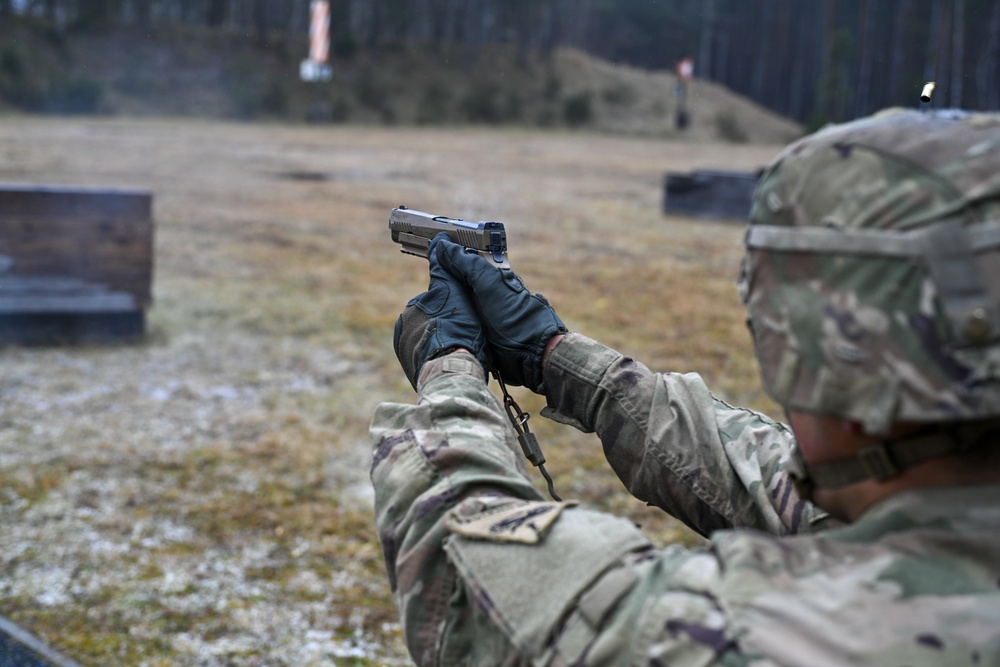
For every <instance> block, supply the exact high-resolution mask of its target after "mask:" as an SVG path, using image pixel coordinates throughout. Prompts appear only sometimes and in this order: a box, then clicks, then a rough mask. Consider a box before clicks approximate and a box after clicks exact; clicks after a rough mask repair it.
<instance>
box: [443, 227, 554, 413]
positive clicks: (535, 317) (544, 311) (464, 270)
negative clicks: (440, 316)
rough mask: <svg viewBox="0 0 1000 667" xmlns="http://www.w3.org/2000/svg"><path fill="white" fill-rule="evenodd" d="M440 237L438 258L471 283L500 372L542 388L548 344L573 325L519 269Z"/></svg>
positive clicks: (509, 379) (512, 381) (536, 389)
mask: <svg viewBox="0 0 1000 667" xmlns="http://www.w3.org/2000/svg"><path fill="white" fill-rule="evenodd" d="M438 239H441V237H440V236H439V237H438ZM438 239H435V244H436V249H437V252H438V261H440V263H441V265H442V266H443V267H444V268H445V269H447V271H448V272H449V273H451V274H452V275H453V276H455V277H456V278H458V279H460V280H461V281H462V282H463V283H464V284H465V285H467V286H468V288H469V293H470V294H471V295H472V299H473V302H474V303H475V305H476V311H477V312H478V314H479V318H480V320H481V321H482V323H483V330H484V331H485V333H486V339H487V341H488V342H489V347H490V352H491V354H492V356H493V366H494V367H495V368H496V370H497V371H499V373H500V377H502V378H503V380H504V382H506V383H507V384H510V385H514V386H518V385H523V386H525V387H527V388H528V389H531V390H532V391H534V392H536V393H541V392H542V391H543V387H542V355H543V354H544V352H545V346H546V344H547V343H548V342H549V340H550V339H551V338H552V337H553V336H555V335H556V334H560V333H566V331H567V329H566V326H565V325H564V324H563V322H562V320H560V319H559V316H558V315H556V311H555V310H553V309H552V306H550V305H549V302H548V301H546V299H545V297H543V296H542V295H541V294H532V293H531V292H529V291H528V288H527V287H525V285H524V282H522V281H521V278H520V277H519V276H518V275H517V274H516V273H514V272H513V271H502V270H498V269H497V268H496V267H495V266H492V265H491V264H490V263H489V262H488V261H487V260H485V259H483V258H482V257H480V256H479V255H477V254H474V253H468V252H466V251H465V248H463V247H462V246H461V245H459V244H457V243H453V242H451V241H450V240H448V239H447V237H446V238H444V239H441V240H440V241H439V240H438Z"/></svg>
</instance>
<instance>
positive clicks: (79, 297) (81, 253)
mask: <svg viewBox="0 0 1000 667" xmlns="http://www.w3.org/2000/svg"><path fill="white" fill-rule="evenodd" d="M152 272H153V222H152V195H151V194H150V193H149V192H146V191H141V190H109V189H95V188H79V187H63V186H38V185H11V184H0V343H6V344H10V343H14V344H29V345H30V344H51V343H77V342H115V341H123V340H134V339H137V338H141V337H142V336H143V335H144V334H145V311H146V309H147V308H149V306H150V305H151V304H152Z"/></svg>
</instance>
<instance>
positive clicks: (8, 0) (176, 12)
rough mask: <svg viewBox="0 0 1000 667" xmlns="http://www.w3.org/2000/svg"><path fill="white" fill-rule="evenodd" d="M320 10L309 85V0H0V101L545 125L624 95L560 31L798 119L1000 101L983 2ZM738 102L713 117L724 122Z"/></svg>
mask: <svg viewBox="0 0 1000 667" xmlns="http://www.w3.org/2000/svg"><path fill="white" fill-rule="evenodd" d="M327 12H328V17H327V25H328V26H329V27H328V32H329V40H328V42H329V43H328V45H327V51H326V52H325V53H328V54H329V58H330V60H329V63H330V65H332V70H333V72H335V73H336V75H335V76H334V77H333V78H332V79H331V80H329V81H327V82H323V83H322V85H307V84H305V83H304V82H303V81H301V80H300V78H299V76H298V74H299V65H300V61H301V60H302V59H303V58H305V57H306V53H307V51H308V45H307V41H308V35H309V25H310V6H309V3H308V2H307V0H300V1H298V2H296V1H292V0H0V108H7V109H14V110H21V111H30V112H60V113H103V114H122V113H154V114H164V113H167V114H178V113H179V114H185V115H205V116H211V117H225V118H234V117H235V118H262V117H266V118H279V119H288V120H303V119H305V118H307V117H312V118H313V119H314V120H329V121H333V122H350V121H359V120H369V121H370V120H377V121H379V122H385V123H424V124H441V123H453V122H484V123H517V124H525V125H542V126H551V125H560V124H565V123H568V124H574V125H584V124H587V123H590V122H593V121H594V119H595V117H596V116H597V115H598V109H597V108H596V107H598V106H605V107H607V106H610V107H615V108H617V109H618V110H619V111H620V112H623V113H624V112H627V110H628V108H629V107H630V106H631V105H632V104H634V103H635V102H636V100H635V99H634V97H635V96H636V94H635V92H634V91H631V90H629V89H628V88H627V87H623V86H619V87H617V88H616V87H606V88H603V89H599V90H594V89H588V88H587V87H585V86H582V85H580V84H578V83H577V82H574V81H572V80H564V77H560V74H559V73H558V72H557V71H555V70H554V69H553V68H554V65H553V63H554V60H555V59H556V58H557V54H559V53H560V52H561V51H562V50H565V49H572V50H575V51H578V52H580V53H583V54H587V55H588V56H592V57H594V58H597V59H600V60H601V61H604V62H607V63H611V64H613V65H619V66H629V67H634V68H641V69H643V70H658V71H669V72H675V71H677V70H678V68H679V67H680V68H682V69H684V68H686V71H687V72H688V73H689V74H690V73H691V72H692V71H693V75H694V77H696V78H697V79H698V80H700V81H705V82H714V83H717V84H719V85H721V86H724V87H725V88H726V89H728V90H731V91H734V92H736V93H739V94H741V95H743V96H746V97H748V98H749V99H751V100H753V101H754V102H756V103H758V104H760V105H761V106H763V107H765V108H767V109H769V110H771V111H773V112H775V113H777V114H780V115H782V116H785V117H787V118H789V119H792V120H794V121H795V122H797V123H800V124H802V125H803V126H804V127H805V128H806V129H811V128H815V127H818V126H820V125H822V124H823V123H826V122H830V121H843V120H847V119H849V118H853V117H857V116H860V115H865V114H868V113H871V112H873V111H875V110H878V109H880V108H884V107H887V106H894V105H905V106H910V105H913V104H914V103H915V101H916V98H917V95H918V94H919V91H920V88H921V86H922V85H923V83H924V82H925V81H936V82H937V84H938V93H937V95H936V96H935V99H934V100H932V102H931V104H932V105H934V106H950V107H968V108H977V109H994V108H997V106H998V104H1000V90H998V88H1000V86H998V77H1000V70H998V61H1000V4H998V3H997V2H995V0H881V1H876V0H809V1H808V2H801V1H797V0H752V1H749V0H332V1H331V2H330V3H329V4H328V9H327ZM685 63H686V64H685ZM692 68H693V70H692ZM661 104H662V105H665V104H667V101H666V100H664V101H661ZM738 120H739V119H738V118H729V119H722V120H720V121H719V122H721V123H723V124H726V123H729V124H730V125H731V126H732V125H734V124H735V125H736V127H730V128H729V132H730V133H731V134H733V135H735V136H737V137H739V136H740V128H739V127H738ZM724 131H725V130H724Z"/></svg>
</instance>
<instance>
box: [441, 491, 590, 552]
mask: <svg viewBox="0 0 1000 667" xmlns="http://www.w3.org/2000/svg"><path fill="white" fill-rule="evenodd" d="M574 505H576V502H572V501H570V502H562V503H556V502H541V501H538V502H531V501H514V502H506V503H503V504H500V505H492V506H489V507H485V508H481V509H480V510H479V511H476V512H474V513H465V512H462V506H461V505H460V506H459V507H457V508H455V509H454V510H452V512H451V514H449V515H448V529H449V530H451V532H452V533H455V534H456V535H461V536H462V537H469V538H472V539H476V540H487V541H490V542H520V543H522V544H537V543H538V542H539V541H540V540H541V539H542V537H543V536H544V535H545V532H546V531H547V530H548V529H549V527H550V526H552V524H553V523H555V520H556V519H558V518H559V515H560V514H561V513H562V511H563V510H564V509H566V508H567V507H572V506H574ZM466 512H468V508H466Z"/></svg>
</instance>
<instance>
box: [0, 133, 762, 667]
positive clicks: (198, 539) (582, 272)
mask: <svg viewBox="0 0 1000 667" xmlns="http://www.w3.org/2000/svg"><path fill="white" fill-rule="evenodd" d="M775 150H776V149H775V148H774V147H764V148H761V147H752V146H740V147H733V146H715V145H704V146H701V145H693V144H671V143H666V142H659V141H651V140H637V139H616V138H610V137H604V136H594V135H585V134H539V133H525V132H515V131H486V130H483V131H479V130H466V131H452V132H449V131H444V130H402V129H397V130H392V129H365V128H356V127H355V128H331V127H323V128H285V127H277V126H268V125H248V124H215V123H198V122H189V123H180V122H166V121H142V122H130V121H117V120H79V119H73V120H66V119H60V120H44V121H43V120H35V119H18V118H4V119H3V122H2V123H0V181H8V182H22V183H25V182H27V183H49V184H52V183H67V184H79V185H101V186H114V187H126V186H127V187H144V188H148V189H150V190H152V191H153V192H154V215H155V219H156V273H155V279H154V293H155V298H156V303H155V306H154V308H153V309H152V310H151V312H150V314H149V329H150V333H149V336H148V339H147V340H146V341H145V342H143V343H141V344H139V345H134V346H126V347H85V348H42V349H14V348H8V349H3V350H0V366H2V369H3V370H2V373H0V615H3V616H6V617H9V618H11V619H12V620H14V621H15V622H17V623H20V624H22V625H23V626H24V627H26V628H27V629H29V630H31V631H33V632H35V633H36V634H39V635H41V636H42V637H43V638H44V639H46V640H47V641H49V642H51V643H52V644H53V645H55V646H56V647H58V648H60V649H62V650H64V651H65V652H66V653H68V654H69V655H71V656H72V657H74V658H75V659H77V660H79V661H80V662H82V663H83V664H85V665H111V664H121V665H150V666H158V665H203V666H206V667H208V666H216V665H219V666H221V665H306V666H310V665H317V666H319V665H375V664H401V663H402V664H405V663H406V662H407V658H406V653H405V649H404V647H403V646H402V643H401V639H400V633H399V626H398V622H397V617H396V611H395V607H394V606H393V602H392V600H391V597H390V595H389V591H388V586H387V583H386V580H385V576H384V571H383V564H382V558H381V554H380V552H379V548H378V544H377V541H376V539H375V536H374V530H373V527H372V518H371V514H372V512H371V502H372V497H371V487H370V484H369V482H368V466H369V462H370V446H369V443H368V440H367V425H368V420H369V419H370V415H371V412H372V410H373V408H374V406H375V405H376V404H377V403H378V402H379V401H381V400H410V399H411V398H412V392H411V390H410V389H409V385H408V384H407V382H406V381H405V379H404V378H403V377H402V373H401V372H400V371H399V369H398V365H397V363H396V360H395V357H394V356H393V353H392V347H391V331H392V324H393V322H394V321H395V319H396V316H397V315H398V313H399V311H400V309H401V308H402V306H403V305H404V304H405V302H406V301H407V300H408V299H409V297H411V296H412V295H414V294H416V293H417V292H419V291H422V290H423V289H425V287H426V281H427V278H426V264H425V263H424V262H422V261H421V260H419V259H416V258H413V257H408V256H403V255H400V254H398V252H397V249H396V248H395V247H394V246H393V244H392V243H391V242H390V240H389V234H388V230H387V221H388V215H389V210H390V209H391V208H392V207H393V206H396V205H398V204H407V205H409V206H411V207H413V208H419V209H424V210H431V211H435V212H439V213H444V214H448V215H452V216H458V217H465V218H468V219H498V220H503V221H504V222H505V223H506V224H507V228H508V230H509V237H510V244H511V261H512V263H513V265H514V267H515V269H517V270H518V271H519V273H521V275H522V276H523V277H524V279H525V281H526V282H527V284H528V285H529V286H530V287H531V288H532V289H533V290H536V291H540V292H543V293H545V294H546V296H547V297H548V298H549V299H550V300H551V301H552V303H553V304H554V305H555V307H556V308H557V310H558V311H559V313H560V315H561V316H562V317H563V319H564V320H565V321H566V322H567V324H568V325H569V326H570V327H572V328H575V329H579V330H581V331H583V332H584V333H586V334H588V335H591V336H593V337H595V338H598V339H600V340H603V341H605V342H607V343H609V344H611V345H612V346H615V347H617V348H618V349H620V350H622V351H623V352H626V353H628V354H631V355H633V356H635V357H636V358H638V359H639V360H641V361H643V362H644V363H646V364H647V365H649V366H650V367H652V368H654V369H658V370H668V369H669V370H684V371H687V370H696V371H700V372H702V373H703V374H704V375H705V376H706V377H707V378H708V380H709V383H710V386H713V387H714V388H715V389H716V390H717V392H718V393H720V394H721V395H723V396H724V397H726V398H728V399H729V400H731V401H733V402H736V403H740V404H744V405H750V406H752V407H758V408H763V409H769V408H770V407H771V406H770V404H769V403H768V402H767V400H766V399H765V397H764V395H763V393H762V392H761V390H760V389H759V386H758V384H757V380H756V369H755V367H754V364H753V360H752V357H751V349H750V343H749V340H748V337H747V335H746V332H745V328H744V325H743V318H744V316H743V313H742V308H741V306H740V305H739V302H738V298H737V295H736V291H735V287H734V280H735V278H736V274H737V269H738V266H737V265H738V261H739V257H740V254H741V250H740V239H741V235H742V229H741V227H740V226H739V225H731V224H712V223H696V222H693V221H688V220H680V219H669V218H664V217H663V216H662V215H661V214H660V208H661V204H662V191H661V187H662V178H663V173H664V172H665V171H667V170H686V169H689V168H693V167H720V166H722V167H729V168H747V169H750V168H756V167H758V166H760V165H761V164H763V163H764V162H765V161H766V160H767V159H768V158H769V157H770V156H771V155H772V154H773V153H774V152H775ZM303 175H305V176H308V177H309V178H302V176H303ZM517 398H518V400H519V402H520V403H521V405H522V406H523V407H526V408H529V409H531V411H532V412H533V413H535V414H537V412H538V409H539V408H540V405H541V404H540V402H539V400H538V399H537V398H536V397H534V396H530V395H527V394H525V393H524V392H518V394H517ZM531 425H532V427H533V429H534V430H535V431H536V432H537V433H538V434H539V438H540V440H541V443H542V446H543V448H544V449H545V453H546V456H547V458H548V460H549V464H548V468H549V470H550V471H551V472H552V473H553V475H554V477H555V482H556V486H557V488H558V489H559V491H560V492H561V493H562V495H563V496H566V497H574V498H579V499H581V500H583V501H584V502H586V503H590V504H592V505H594V506H597V507H601V508H605V509H609V510H612V511H616V512H619V513H622V514H625V515H627V516H629V517H630V518H632V519H633V520H635V521H637V522H639V523H641V524H643V525H644V526H645V527H646V528H647V530H648V531H649V532H650V534H651V535H652V536H653V537H654V539H655V540H657V541H658V542H660V543H666V542H670V541H684V542H692V541H693V540H694V537H693V536H692V535H691V534H690V533H688V532H687V531H686V530H685V529H683V528H682V527H679V526H678V525H677V524H676V523H675V522H673V521H672V520H670V519H669V518H668V517H664V516H662V515H661V514H660V513H659V512H656V511H653V510H650V509H649V508H646V507H645V506H643V504H642V503H639V502H638V501H635V500H634V499H632V498H630V497H629V496H628V495H627V494H626V493H625V492H624V491H623V490H622V488H621V485H620V483H619V482H618V481H617V480H616V479H615V478H614V476H613V474H612V473H611V472H610V471H608V469H607V467H606V465H605V464H604V463H603V458H602V456H601V450H600V445H599V443H598V442H597V440H596V439H594V438H593V437H592V436H583V435H581V434H579V433H577V432H575V431H572V430H569V429H567V428H565V427H560V426H558V425H555V424H552V423H548V422H545V421H544V420H542V419H539V418H537V417H536V418H535V419H533V420H532V422H531ZM536 481H537V482H538V483H539V487H540V488H543V485H542V484H541V479H540V477H537V476H536Z"/></svg>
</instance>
